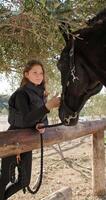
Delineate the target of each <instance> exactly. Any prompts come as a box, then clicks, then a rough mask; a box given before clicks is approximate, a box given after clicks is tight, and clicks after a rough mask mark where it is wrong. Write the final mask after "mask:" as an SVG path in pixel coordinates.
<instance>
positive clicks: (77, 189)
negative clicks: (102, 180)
mask: <svg viewBox="0 0 106 200" xmlns="http://www.w3.org/2000/svg"><path fill="white" fill-rule="evenodd" d="M60 146H61V150H62V155H60V153H57V151H58V150H59V146H58V145H54V146H52V147H50V148H45V149H44V151H45V152H44V154H45V155H44V177H43V183H42V186H41V188H40V190H39V192H38V193H37V194H36V195H34V196H33V195H31V194H29V193H28V192H27V193H26V194H23V192H22V191H20V192H18V193H17V194H15V195H14V196H12V197H11V198H9V199H10V200H18V199H21V200H24V199H26V200H42V199H43V198H44V197H46V196H48V195H50V194H51V193H53V192H55V191H57V190H59V189H61V188H62V187H64V186H69V187H71V189H72V200H106V196H104V197H98V198H97V197H93V195H92V144H91V136H89V137H88V136H87V137H83V138H80V139H76V140H73V141H68V142H65V143H62V144H60ZM62 156H63V157H62ZM39 161H40V152H39V151H38V150H37V151H34V152H33V170H32V180H31V185H32V186H33V185H34V183H35V180H36V178H37V176H38V175H39ZM70 200H71V199H70Z"/></svg>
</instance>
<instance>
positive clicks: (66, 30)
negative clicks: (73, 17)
mask: <svg viewBox="0 0 106 200" xmlns="http://www.w3.org/2000/svg"><path fill="white" fill-rule="evenodd" d="M59 29H60V32H61V33H62V35H63V37H64V40H65V42H66V44H68V43H69V41H70V38H72V35H71V30H70V26H69V24H68V23H66V22H62V23H61V24H60V26H59Z"/></svg>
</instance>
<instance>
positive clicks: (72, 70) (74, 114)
mask: <svg viewBox="0 0 106 200" xmlns="http://www.w3.org/2000/svg"><path fill="white" fill-rule="evenodd" d="M74 43H75V37H73V38H72V47H71V49H70V52H69V57H70V67H69V72H68V75H67V80H66V83H65V86H64V87H63V93H62V103H63V106H64V108H65V110H67V112H68V113H71V115H70V116H69V117H68V118H65V121H66V122H67V124H69V121H70V119H75V118H76V117H77V116H78V112H74V111H73V110H71V109H70V108H69V107H68V106H67V105H66V103H65V95H64V94H65V91H66V88H67V87H68V86H69V82H70V81H69V78H70V75H71V76H72V82H75V81H78V80H79V78H78V77H77V76H75V60H74V59H75V55H74V53H75V44H74Z"/></svg>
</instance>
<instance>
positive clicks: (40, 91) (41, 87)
mask: <svg viewBox="0 0 106 200" xmlns="http://www.w3.org/2000/svg"><path fill="white" fill-rule="evenodd" d="M26 87H27V88H29V89H31V90H33V91H34V92H35V93H37V94H38V95H39V96H44V90H45V88H44V84H43V83H41V84H40V85H35V84H34V83H32V82H28V83H27V84H26Z"/></svg>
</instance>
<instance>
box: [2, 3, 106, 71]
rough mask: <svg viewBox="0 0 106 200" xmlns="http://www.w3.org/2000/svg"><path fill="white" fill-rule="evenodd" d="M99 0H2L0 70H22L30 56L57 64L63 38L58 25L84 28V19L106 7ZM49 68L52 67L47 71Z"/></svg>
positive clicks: (46, 63) (46, 62) (73, 28)
mask: <svg viewBox="0 0 106 200" xmlns="http://www.w3.org/2000/svg"><path fill="white" fill-rule="evenodd" d="M105 4H106V3H105V1H104V0H102V2H100V1H99V0H95V1H93V0H91V1H90V2H89V0H86V1H85V0H64V1H63V0H36V1H35V0H24V1H22V0H9V1H8V0H6V1H5V0H4V1H3V0H2V1H1V3H0V66H1V68H0V71H1V72H2V71H7V72H10V71H16V72H21V70H22V67H23V65H24V63H25V62H26V61H27V60H29V59H31V58H35V57H36V58H39V59H41V60H42V61H43V62H44V63H45V65H46V66H47V68H48V70H49V67H48V61H49V59H50V58H52V63H56V59H55V58H56V55H58V54H60V50H61V48H62V47H63V44H64V43H63V39H62V36H61V34H60V32H59V29H58V25H59V23H61V21H64V20H65V21H66V22H67V23H69V24H70V25H71V29H72V30H75V29H77V28H80V27H83V26H84V25H85V19H88V17H90V16H92V15H94V14H96V12H97V11H99V10H100V9H102V8H103V7H104V6H105ZM49 71H51V69H50V70H49Z"/></svg>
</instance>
